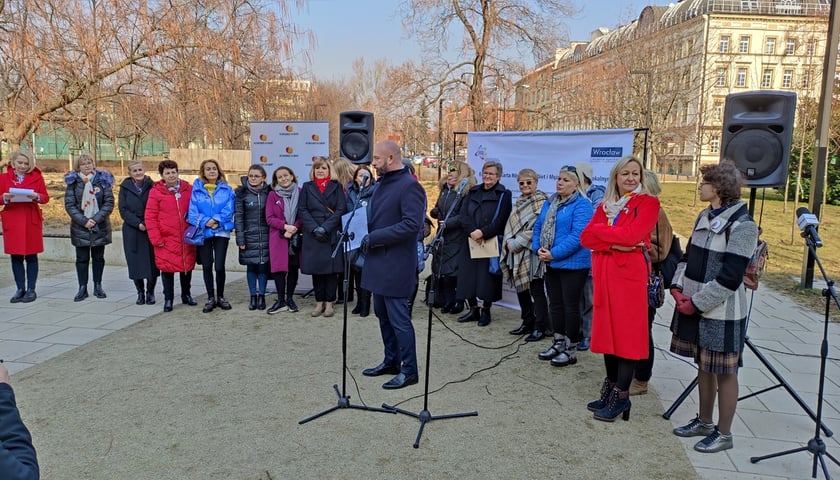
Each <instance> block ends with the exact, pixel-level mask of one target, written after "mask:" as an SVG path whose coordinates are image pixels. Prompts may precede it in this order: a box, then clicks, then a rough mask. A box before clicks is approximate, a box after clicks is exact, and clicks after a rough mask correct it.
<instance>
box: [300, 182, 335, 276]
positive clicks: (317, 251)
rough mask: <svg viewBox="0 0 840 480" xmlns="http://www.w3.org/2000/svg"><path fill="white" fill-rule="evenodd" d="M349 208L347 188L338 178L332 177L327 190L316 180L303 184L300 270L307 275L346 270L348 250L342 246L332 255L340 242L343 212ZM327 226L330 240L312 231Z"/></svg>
mask: <svg viewBox="0 0 840 480" xmlns="http://www.w3.org/2000/svg"><path fill="white" fill-rule="evenodd" d="M346 211H347V199H346V198H345V196H344V189H343V188H342V187H341V184H339V183H338V182H337V181H335V180H330V182H329V183H328V184H327V188H326V189H325V190H324V193H321V192H320V191H319V190H318V186H317V185H315V182H306V183H304V184H303V187H301V191H300V200H298V218H299V219H300V221H301V224H302V225H303V229H302V233H303V244H302V246H301V258H300V271H301V272H303V273H305V274H307V275H327V274H329V273H341V272H343V271H344V254H343V252H341V250H340V249H339V252H338V254H337V255H336V256H335V258H331V257H330V255H332V252H333V250H335V246H336V245H338V231H339V230H340V229H341V216H342V215H344V213H345V212H346ZM319 226H320V227H324V230H326V231H327V240H326V241H323V242H322V241H319V240H318V239H316V238H315V236H314V235H313V234H312V231H313V230H315V228H317V227H319Z"/></svg>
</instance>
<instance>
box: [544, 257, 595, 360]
mask: <svg viewBox="0 0 840 480" xmlns="http://www.w3.org/2000/svg"><path fill="white" fill-rule="evenodd" d="M588 274H589V269H588V268H583V269H575V270H570V269H565V268H551V267H546V269H545V285H546V290H547V292H548V311H549V314H550V316H551V325H552V328H553V330H554V334H555V335H564V336H566V337H569V341H570V342H571V343H573V344H574V343H577V342H578V340H579V339H580V338H579V337H580V299H581V296H582V295H583V284H584V282H586V275H588Z"/></svg>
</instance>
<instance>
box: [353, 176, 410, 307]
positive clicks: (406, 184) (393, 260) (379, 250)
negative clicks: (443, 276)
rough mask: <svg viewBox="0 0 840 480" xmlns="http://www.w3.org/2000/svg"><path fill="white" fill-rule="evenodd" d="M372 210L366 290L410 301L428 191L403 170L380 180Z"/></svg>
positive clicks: (363, 271) (374, 194) (363, 280)
mask: <svg viewBox="0 0 840 480" xmlns="http://www.w3.org/2000/svg"><path fill="white" fill-rule="evenodd" d="M369 208H370V215H369V216H368V251H367V255H366V258H365V268H364V269H362V288H364V289H365V290H369V291H371V292H373V293H375V294H377V295H384V296H386V297H400V298H407V297H409V296H410V295H411V294H412V293H413V292H414V287H415V286H416V285H417V239H418V238H422V235H423V233H422V232H423V218H424V217H425V212H426V192H425V191H424V190H423V187H422V186H421V185H420V183H419V182H418V181H417V180H415V179H414V177H413V176H412V175H411V172H410V171H409V170H408V169H407V168H402V169H400V170H395V171H392V172H388V173H385V174H384V175H382V176H381V177H380V178H379V180H378V181H377V186H376V188H375V189H374V191H373V196H372V197H371V199H370V206H369Z"/></svg>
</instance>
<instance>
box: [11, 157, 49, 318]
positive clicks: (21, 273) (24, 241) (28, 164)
mask: <svg viewBox="0 0 840 480" xmlns="http://www.w3.org/2000/svg"><path fill="white" fill-rule="evenodd" d="M12 188H24V189H28V190H32V193H31V194H30V195H29V199H30V201H28V202H26V201H23V202H21V201H12V194H11V193H10V189H12ZM0 192H1V193H2V195H3V209H2V210H0V219H1V220H2V223H3V250H4V252H5V253H6V254H8V255H9V256H11V259H12V274H13V276H14V277H15V285H16V286H17V291H16V292H15V294H14V295H13V296H12V298H11V300H10V301H11V302H12V303H18V302H22V303H29V302H33V301H35V298H37V294H36V293H35V283H36V282H37V281H38V254H39V253H41V252H43V251H44V216H43V213H42V212H41V207H40V205H43V204H45V203H47V202H49V201H50V195H49V193H47V185H46V184H45V183H44V177H43V175H41V171H40V170H38V168H37V167H35V155H34V154H33V153H32V152H28V151H25V150H18V151H16V152H14V153H12V156H11V157H10V158H9V165H8V167H7V168H6V172H5V173H3V174H2V175H0ZM24 263H25V264H26V266H25V268H24Z"/></svg>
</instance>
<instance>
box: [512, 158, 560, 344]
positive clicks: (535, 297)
mask: <svg viewBox="0 0 840 480" xmlns="http://www.w3.org/2000/svg"><path fill="white" fill-rule="evenodd" d="M517 181H518V182H519V193H521V195H520V197H519V198H518V199H517V200H516V203H515V204H514V205H513V211H512V212H511V214H510V217H509V218H508V221H507V224H506V225H505V233H504V237H503V238H502V259H501V262H500V263H501V267H502V272H503V273H504V276H505V278H507V279H508V282H510V285H511V286H512V287H513V288H514V289H515V290H516V297H517V300H519V310H520V312H521V317H522V324H521V325H520V326H519V328H516V329H514V330H511V331H510V332H509V333H510V334H511V335H524V334H526V333H527V334H529V335H528V336H527V337H525V341H526V342H536V341H538V340H542V339H543V338H545V335H546V333H547V332H551V325H550V322H549V317H548V301H547V300H546V298H545V285H544V284H543V277H544V276H545V275H544V274H545V264H544V263H543V262H542V260H540V258H539V257H538V256H537V254H536V253H535V252H534V251H533V250H531V243H532V240H533V236H534V225H535V224H536V222H537V217H539V215H540V211H541V210H542V208H543V204H544V203H545V201H546V199H547V198H548V197H546V195H545V193H544V192H543V191H542V190H539V189H537V182H538V178H537V172H535V171H534V170H532V169H530V168H525V169H522V170H520V171H519V175H518V177H517Z"/></svg>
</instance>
